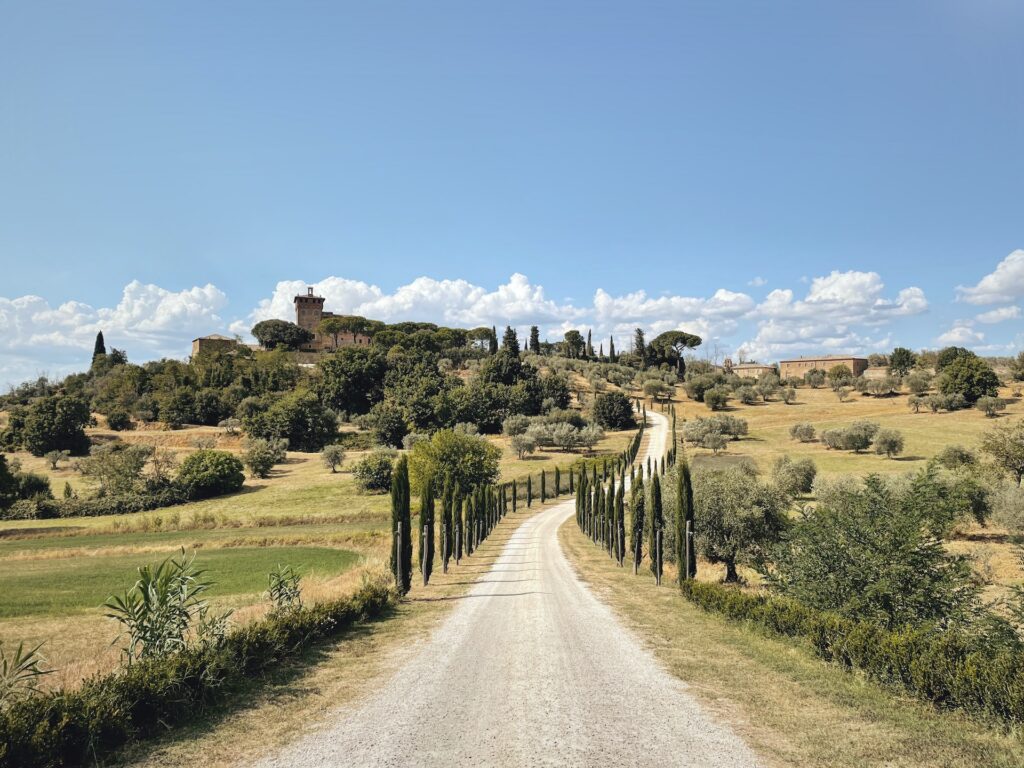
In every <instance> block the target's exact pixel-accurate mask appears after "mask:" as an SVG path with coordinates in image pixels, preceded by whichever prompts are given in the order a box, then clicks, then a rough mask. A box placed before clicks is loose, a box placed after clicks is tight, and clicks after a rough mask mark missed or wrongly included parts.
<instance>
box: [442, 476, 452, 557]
mask: <svg viewBox="0 0 1024 768" xmlns="http://www.w3.org/2000/svg"><path fill="white" fill-rule="evenodd" d="M454 493H455V491H454V489H453V488H452V486H451V481H449V480H445V483H444V492H443V496H442V497H441V568H442V571H443V572H444V573H448V561H449V560H451V558H452V539H453V537H452V506H453V504H452V502H453V501H454V499H453V498H452V497H453V495H454Z"/></svg>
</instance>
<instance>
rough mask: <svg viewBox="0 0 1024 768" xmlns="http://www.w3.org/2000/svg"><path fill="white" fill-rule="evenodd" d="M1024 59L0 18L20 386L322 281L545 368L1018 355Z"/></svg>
mask: <svg viewBox="0 0 1024 768" xmlns="http://www.w3.org/2000/svg"><path fill="white" fill-rule="evenodd" d="M1022 39H1024V6H1022V5H1021V4H1019V3H1015V2H1009V1H1004V2H988V1H984V2H979V1H978V0H973V1H966V0H965V1H963V2H942V1H941V0H939V1H936V0H933V1H931V2H899V3H884V2H857V3H853V2H851V3H845V4H844V3H821V2H758V3H752V2H751V3H722V2H706V3H687V2H672V3H643V2H639V3H638V2H629V3H627V2H620V3H608V2H585V3H583V2H581V3H573V2H555V3H552V2H515V3H501V4H499V3H481V2H464V3H462V2H459V3H456V2H443V1H442V2H431V3H362V4H347V3H340V2H338V3H327V2H324V3H287V4H285V3H259V2H244V3H243V2H237V3H233V2H217V3H189V2H177V3H155V2H147V3H137V2H125V3H110V2H92V3H50V2H31V3H11V2H0V267H2V270H0V339H2V340H0V384H6V383H9V382H10V381H14V380H17V379H20V378H24V377H26V376H32V375H35V374H36V373H38V372H48V373H51V374H58V375H59V374H61V373H64V372H66V371H68V370H73V369H75V368H76V367H80V366H81V365H82V363H83V361H84V360H86V359H87V357H88V351H89V350H91V338H89V337H90V336H91V334H93V333H94V332H95V329H96V328H103V329H104V331H105V333H106V334H107V336H108V338H109V339H110V342H111V343H112V344H114V345H116V346H119V347H125V348H127V349H128V351H129V353H130V355H131V356H132V357H133V358H135V359H145V358H148V357H153V356H159V355H163V354H168V355H175V356H184V355H186V354H187V351H188V344H187V342H188V340H189V339H190V338H192V337H193V336H194V335H198V334H199V333H202V332H211V331H221V332H224V331H226V330H229V329H230V330H244V329H245V328H247V327H249V326H250V325H251V323H252V321H253V320H255V319H259V318H262V317H265V316H268V315H271V314H282V313H284V314H285V316H287V314H288V311H289V310H288V304H289V296H290V293H291V292H292V291H293V290H294V287H295V286H296V285H303V284H306V283H309V284H314V285H317V287H318V288H319V289H320V290H321V291H322V292H323V293H325V295H327V297H328V300H329V307H330V308H333V309H336V310H337V311H356V310H359V311H366V312H371V311H372V312H374V313H376V314H377V315H378V316H380V317H381V318H382V319H389V320H394V319H402V318H404V317H415V318H419V319H432V320H436V321H441V322H463V323H466V324H480V323H484V322H486V323H487V324H491V323H495V324H501V323H504V322H512V323H514V324H517V325H520V326H522V325H528V324H530V323H531V322H537V323H538V324H540V325H541V326H542V328H544V331H545V334H546V335H549V336H551V337H552V338H553V337H554V336H556V335H558V334H559V333H560V332H561V331H562V330H563V328H564V327H565V326H566V325H567V324H570V325H575V326H578V327H593V328H594V330H595V332H596V333H598V334H600V335H602V336H603V335H605V334H613V333H614V334H617V335H624V334H626V333H628V329H629V328H631V327H633V326H635V325H642V326H644V327H647V328H650V329H651V330H652V331H657V330H661V329H664V328H667V327H684V328H687V329H688V330H694V331H696V332H699V333H702V334H703V335H705V336H706V337H707V338H708V339H709V340H714V343H715V344H717V345H718V348H719V349H720V350H721V351H722V352H723V353H733V354H735V353H736V352H738V351H739V350H741V349H742V350H743V351H744V352H745V353H746V354H747V355H748V356H755V357H760V358H770V359H777V358H778V357H780V356H786V355H789V354H799V353H804V352H817V351H821V350H822V349H829V350H830V351H871V350H872V349H874V348H876V347H886V346H888V347H891V346H892V345H893V344H895V343H899V344H906V345H909V346H912V347H926V346H929V347H930V346H937V345H941V344H942V343H945V342H949V341H959V342H962V343H964V344H966V345H968V346H972V347H976V348H979V349H982V350H983V351H986V352H988V353H990V354H1005V353H1009V352H1011V351H1014V350H1016V348H1017V347H1018V346H1019V345H1024V337H1022V335H1021V333H1020V319H1019V315H1020V309H1019V308H1017V307H1018V304H1019V302H1020V300H1021V298H1022V297H1024V252H1021V253H1020V254H1019V255H1018V254H1017V251H1018V249H1024V191H1022V189H1021V180H1022V179H1024V146H1022V144H1024V67H1022V66H1021V43H1020V41H1021V40H1022ZM1000 265H1002V266H1000ZM833 273H836V274H833ZM513 276H516V277H513ZM418 278H426V280H419V281H418V280H417V279H418ZM816 278H817V280H816ZM984 280H988V282H987V283H985V285H984V286H981V285H980V283H981V281H984ZM958 286H964V287H966V288H968V289H971V288H975V287H976V288H977V290H975V291H974V292H971V291H970V290H968V292H966V293H965V292H958V291H957V287H958ZM640 292H643V293H642V294H641V293H640ZM979 316H981V318H982V319H979ZM709 347H710V345H709Z"/></svg>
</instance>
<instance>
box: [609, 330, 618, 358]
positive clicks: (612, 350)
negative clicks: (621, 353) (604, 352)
mask: <svg viewBox="0 0 1024 768" xmlns="http://www.w3.org/2000/svg"><path fill="white" fill-rule="evenodd" d="M608 362H609V363H615V362H618V358H617V357H616V356H615V337H614V336H611V337H610V338H609V339H608Z"/></svg>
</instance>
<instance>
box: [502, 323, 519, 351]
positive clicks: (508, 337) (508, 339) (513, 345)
mask: <svg viewBox="0 0 1024 768" xmlns="http://www.w3.org/2000/svg"><path fill="white" fill-rule="evenodd" d="M501 348H502V349H504V350H505V351H506V352H509V353H510V354H511V355H513V356H514V357H519V336H518V335H517V334H516V330H515V328H513V327H512V326H511V325H506V326H505V335H504V337H502V340H501Z"/></svg>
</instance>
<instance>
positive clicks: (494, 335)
mask: <svg viewBox="0 0 1024 768" xmlns="http://www.w3.org/2000/svg"><path fill="white" fill-rule="evenodd" d="M488 344H489V347H490V349H489V350H488V351H489V352H490V353H491V354H492V355H496V354H498V329H497V328H496V327H495V326H493V325H492V326H491V338H490V339H488Z"/></svg>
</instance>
